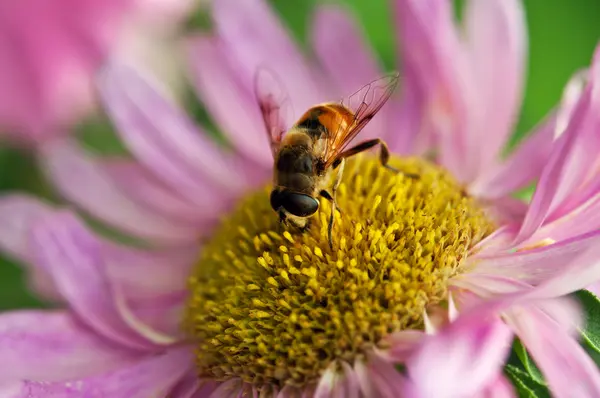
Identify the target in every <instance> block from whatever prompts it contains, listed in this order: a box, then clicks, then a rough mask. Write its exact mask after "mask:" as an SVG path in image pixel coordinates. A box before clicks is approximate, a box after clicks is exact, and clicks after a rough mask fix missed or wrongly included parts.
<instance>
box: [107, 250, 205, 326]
mask: <svg viewBox="0 0 600 398" xmlns="http://www.w3.org/2000/svg"><path fill="white" fill-rule="evenodd" d="M102 253H103V259H104V261H105V267H106V275H107V278H108V279H109V280H110V284H111V285H112V286H116V287H118V289H119V291H121V292H123V295H124V298H125V304H124V305H125V306H126V307H128V308H130V309H131V312H132V313H133V314H134V316H135V317H136V318H138V319H139V320H140V321H141V322H142V323H143V324H145V325H148V326H150V327H151V328H153V329H156V330H158V331H160V332H162V333H164V334H168V335H171V336H178V335H180V333H181V331H180V321H181V312H182V310H183V306H184V304H185V298H186V297H187V288H186V286H187V279H188V278H189V275H190V270H191V268H192V266H193V265H194V264H195V263H196V261H197V258H198V248H197V247H190V248H178V249H175V250H161V251H158V250H140V249H134V248H131V247H124V246H121V245H116V244H113V243H111V242H103V247H102Z"/></svg>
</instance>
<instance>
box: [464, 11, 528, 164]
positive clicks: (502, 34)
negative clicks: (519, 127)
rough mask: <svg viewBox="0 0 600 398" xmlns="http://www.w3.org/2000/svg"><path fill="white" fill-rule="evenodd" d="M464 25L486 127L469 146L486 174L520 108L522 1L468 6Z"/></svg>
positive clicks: (523, 47) (524, 48)
mask: <svg viewBox="0 0 600 398" xmlns="http://www.w3.org/2000/svg"><path fill="white" fill-rule="evenodd" d="M465 25H466V30H467V32H466V36H467V46H468V52H469V56H470V63H471V66H472V71H473V75H472V78H473V79H474V84H475V85H476V87H477V98H478V101H477V102H478V104H477V106H478V111H479V112H480V115H479V117H481V118H482V119H483V120H482V122H483V123H484V125H485V128H484V129H483V128H481V129H477V131H473V136H472V137H471V139H473V140H476V142H473V143H472V144H474V145H475V146H476V148H477V155H478V160H479V162H478V167H479V168H480V169H481V170H485V169H487V168H488V167H489V166H490V165H493V164H494V163H495V162H496V161H497V160H498V157H499V155H500V153H501V151H502V149H503V147H504V145H505V144H506V142H507V140H508V138H509V137H510V134H511V132H512V127H513V125H514V122H515V119H516V117H517V116H518V112H519V107H520V104H521V96H522V91H523V77H524V69H525V57H526V53H527V33H526V31H525V20H524V16H523V8H522V5H521V2H520V1H518V0H503V1H477V0H474V1H469V2H467V5H466V14H465ZM474 127H475V126H474ZM474 130H475V129H474Z"/></svg>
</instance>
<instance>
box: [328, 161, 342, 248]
mask: <svg viewBox="0 0 600 398" xmlns="http://www.w3.org/2000/svg"><path fill="white" fill-rule="evenodd" d="M345 165H346V161H345V159H344V158H342V159H341V160H340V162H339V163H338V165H337V173H336V175H335V178H334V180H333V187H332V188H331V202H332V204H331V214H330V215H329V224H328V225H327V237H328V238H329V248H330V249H331V250H333V234H332V232H333V220H334V219H335V217H334V216H335V209H336V208H337V203H336V202H335V193H336V192H337V189H338V187H339V186H340V184H341V182H342V175H343V174H344V166H345Z"/></svg>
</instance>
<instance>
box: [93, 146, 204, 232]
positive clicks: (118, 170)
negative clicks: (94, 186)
mask: <svg viewBox="0 0 600 398" xmlns="http://www.w3.org/2000/svg"><path fill="white" fill-rule="evenodd" d="M99 167H100V168H101V169H103V170H104V171H105V172H106V174H107V175H108V176H109V178H110V179H111V180H112V181H114V183H115V185H116V186H117V187H118V188H117V189H119V190H121V191H122V192H123V193H125V194H126V195H127V196H128V197H129V198H131V200H133V201H135V202H136V203H138V204H139V205H140V206H142V207H145V208H147V209H148V210H149V211H151V212H152V213H155V214H158V215H160V216H162V217H164V218H166V219H172V220H174V222H175V223H183V224H190V225H193V226H196V227H200V225H202V223H203V222H206V221H207V220H211V219H213V218H214V216H215V214H214V210H213V209H212V208H211V207H210V196H209V195H207V198H206V199H207V200H206V202H207V206H197V205H195V204H194V203H190V201H189V200H188V199H185V198H184V197H182V196H181V195H178V194H177V192H173V190H172V189H170V187H168V186H167V185H166V184H164V183H163V182H162V181H160V180H159V179H158V178H156V176H154V175H152V173H151V172H149V171H148V170H146V169H145V168H144V167H143V166H142V165H140V164H139V163H138V162H135V161H132V160H130V159H122V158H121V159H114V160H113V159H110V160H109V159H107V160H106V161H103V162H102V161H101V163H99ZM201 199H204V197H203V198H201Z"/></svg>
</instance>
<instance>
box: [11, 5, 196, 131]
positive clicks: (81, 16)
mask: <svg viewBox="0 0 600 398" xmlns="http://www.w3.org/2000/svg"><path fill="white" fill-rule="evenodd" d="M191 5H192V1H190V0H175V1H172V0H169V1H163V0H159V1H155V0H150V1H148V0H142V1H133V0H99V1H98V0H76V1H73V0H55V1H51V2H47V1H39V0H22V1H5V2H2V4H1V5H0V26H1V27H2V28H1V29H0V132H1V133H2V134H3V135H9V137H10V138H14V139H16V140H19V141H25V142H32V141H35V140H40V139H43V138H44V137H47V136H51V135H55V134H58V133H59V132H61V131H63V130H64V129H65V128H66V127H68V126H69V125H72V124H73V123H74V122H77V121H79V120H80V119H81V117H82V116H83V115H85V114H86V113H87V112H89V111H90V109H91V108H92V104H93V98H94V96H93V90H92V87H93V76H94V73H95V72H96V71H97V70H98V68H99V66H100V65H101V63H102V62H103V60H105V59H106V57H107V56H108V55H109V54H110V53H112V52H115V51H121V50H123V49H122V48H121V47H123V46H124V42H128V43H130V45H128V46H127V52H128V53H131V52H132V51H138V50H137V49H134V48H132V46H133V45H137V43H138V42H139V39H135V43H134V42H133V40H134V37H138V38H139V37H140V36H147V35H149V34H155V35H156V31H157V30H161V29H162V30H164V27H165V26H166V25H171V26H172V25H173V24H174V22H175V21H181V19H182V18H183V17H184V16H185V15H186V12H187V11H189V8H190V6H191ZM134 25H135V26H136V28H135V30H137V31H138V33H136V34H135V35H134V34H133V30H134V29H133V27H134ZM157 36H158V35H157Z"/></svg>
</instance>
